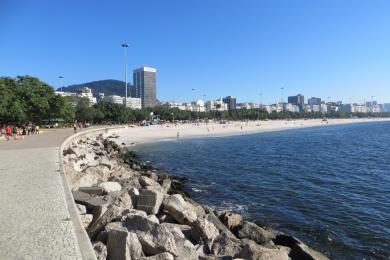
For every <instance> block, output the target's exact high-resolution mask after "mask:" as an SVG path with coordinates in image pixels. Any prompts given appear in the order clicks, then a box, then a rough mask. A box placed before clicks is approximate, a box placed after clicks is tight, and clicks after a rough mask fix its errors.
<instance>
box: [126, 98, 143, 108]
mask: <svg viewBox="0 0 390 260" xmlns="http://www.w3.org/2000/svg"><path fill="white" fill-rule="evenodd" d="M124 102H125V98H123V103H124ZM126 107H128V108H131V109H141V108H142V101H141V99H140V98H133V97H128V98H127V100H126Z"/></svg>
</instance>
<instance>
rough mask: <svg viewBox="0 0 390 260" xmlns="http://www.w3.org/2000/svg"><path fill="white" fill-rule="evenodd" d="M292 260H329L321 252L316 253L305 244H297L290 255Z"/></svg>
mask: <svg viewBox="0 0 390 260" xmlns="http://www.w3.org/2000/svg"><path fill="white" fill-rule="evenodd" d="M289 256H290V257H291V259H305V260H306V259H307V260H327V259H329V258H328V257H327V256H325V255H323V254H322V253H320V252H317V251H315V250H314V249H312V248H310V247H308V246H307V245H305V244H303V243H297V244H295V245H294V246H293V247H292V248H291V253H290V255H289Z"/></svg>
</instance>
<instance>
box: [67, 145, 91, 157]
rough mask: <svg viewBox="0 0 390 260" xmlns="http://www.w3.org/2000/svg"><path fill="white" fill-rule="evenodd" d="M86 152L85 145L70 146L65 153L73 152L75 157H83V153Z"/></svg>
mask: <svg viewBox="0 0 390 260" xmlns="http://www.w3.org/2000/svg"><path fill="white" fill-rule="evenodd" d="M87 153H88V150H87V148H85V147H80V146H75V147H74V146H71V147H69V148H68V150H67V154H75V155H76V156H77V158H79V159H81V158H83V157H85V154H87Z"/></svg>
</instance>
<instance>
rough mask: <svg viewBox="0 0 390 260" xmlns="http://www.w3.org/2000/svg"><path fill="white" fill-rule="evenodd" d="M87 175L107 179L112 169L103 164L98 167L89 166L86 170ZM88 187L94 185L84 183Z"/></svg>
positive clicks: (102, 179)
mask: <svg viewBox="0 0 390 260" xmlns="http://www.w3.org/2000/svg"><path fill="white" fill-rule="evenodd" d="M84 171H85V173H86V175H88V176H93V177H94V178H96V179H98V180H101V181H106V180H107V179H108V178H109V177H110V170H109V169H108V168H107V167H106V166H103V165H98V166H96V167H88V168H87V169H85V170H84ZM84 186H86V187H88V186H92V185H84Z"/></svg>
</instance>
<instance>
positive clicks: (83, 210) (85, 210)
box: [76, 203, 87, 215]
mask: <svg viewBox="0 0 390 260" xmlns="http://www.w3.org/2000/svg"><path fill="white" fill-rule="evenodd" d="M76 208H77V209H78V211H79V213H80V215H82V214H86V213H87V208H86V207H85V206H84V205H81V204H78V203H76Z"/></svg>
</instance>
